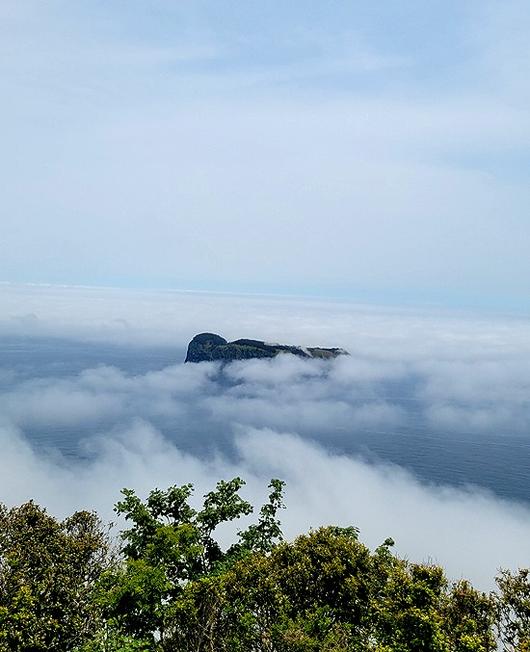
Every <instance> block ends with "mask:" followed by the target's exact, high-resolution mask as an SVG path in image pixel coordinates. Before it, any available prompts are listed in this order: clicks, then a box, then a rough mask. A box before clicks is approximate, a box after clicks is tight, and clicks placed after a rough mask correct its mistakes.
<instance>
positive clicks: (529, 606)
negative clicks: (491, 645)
mask: <svg viewBox="0 0 530 652" xmlns="http://www.w3.org/2000/svg"><path fill="white" fill-rule="evenodd" d="M497 585H498V587H499V589H500V594H499V595H497V608H498V627H499V634H500V638H501V640H502V644H503V649H504V650H505V651H506V652H530V569H529V568H521V569H519V571H518V572H517V573H512V572H510V571H508V570H503V571H501V573H500V574H499V575H498V577H497Z"/></svg>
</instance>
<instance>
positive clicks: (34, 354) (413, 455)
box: [0, 337, 530, 504]
mask: <svg viewBox="0 0 530 652" xmlns="http://www.w3.org/2000/svg"><path fill="white" fill-rule="evenodd" d="M184 355H185V349H184V348H182V347H142V346H134V347H132V346H120V345H115V344H95V343H87V342H78V341H71V340H68V341H67V340H63V339H52V338H27V337H4V338H2V340H1V341H0V396H1V395H2V394H6V393H7V392H12V391H13V390H14V389H16V388H17V387H21V386H23V385H24V383H27V382H28V381H32V380H35V379H57V378H61V379H68V378H75V377H76V375H78V374H79V373H81V372H83V371H84V370H86V369H90V368H95V367H98V366H100V365H107V366H112V367H115V368H117V369H119V370H121V371H122V372H124V373H126V374H128V375H132V376H135V375H142V374H145V373H147V372H149V371H156V370H161V369H164V368H165V367H167V366H169V365H174V364H178V363H179V362H181V361H182V360H183V359H184ZM222 391H223V389H222V387H220V389H219V392H220V393H222ZM381 392H382V394H383V395H384V396H383V397H384V399H385V401H387V402H388V403H390V404H394V405H397V406H399V407H401V408H402V409H403V410H405V411H406V413H407V423H406V426H402V427H400V428H393V429H391V430H378V429H375V428H359V429H356V430H353V429H349V428H347V427H346V428H345V427H341V428H337V427H335V428H333V427H331V426H330V429H329V432H328V433H327V434H326V438H325V440H323V439H319V442H320V443H321V444H322V443H323V441H324V442H325V443H324V445H325V446H326V447H327V448H328V449H329V450H332V451H333V452H338V453H346V454H349V455H356V456H361V457H363V459H365V460H366V461H368V462H369V463H373V464H377V463H381V462H387V463H391V464H396V465H399V466H401V467H404V468H406V469H408V470H409V471H411V472H412V473H413V474H414V475H416V476H417V477H418V478H419V479H421V481H422V482H425V483H430V484H444V485H451V486H456V487H462V486H465V485H474V486H478V487H482V488H484V489H485V490H487V491H490V492H493V493H494V494H496V495H497V496H499V497H502V498H506V499H510V500H517V501H522V502H524V503H527V504H530V434H526V433H523V434H521V433H520V432H519V433H510V432H502V433H495V434H487V433H470V432H464V431H462V432H451V433H447V432H439V431H436V430H432V429H430V428H429V427H428V425H427V424H426V423H425V421H424V418H423V416H422V411H421V410H420V409H418V406H417V402H415V399H414V379H410V382H408V383H403V382H401V383H399V384H397V383H386V384H385V385H384V387H383V386H382V387H381ZM114 425H115V424H113V423H111V422H108V423H107V422H105V421H101V422H91V424H90V425H88V426H86V427H83V426H79V425H77V426H76V427H75V428H72V427H70V426H59V425H57V424H56V423H54V424H50V423H46V422H45V421H44V422H41V423H38V424H36V425H33V426H31V427H28V428H26V429H25V435H26V437H27V438H28V439H29V441H30V442H31V443H32V445H33V446H34V447H35V448H36V449H38V450H48V451H49V450H58V451H60V452H61V453H63V454H64V455H65V456H66V457H70V458H71V457H78V458H83V457H84V456H86V454H87V453H86V447H85V446H84V444H83V442H86V441H87V440H88V439H90V437H91V436H93V435H95V434H98V433H101V432H102V431H105V429H106V428H109V429H112V427H113V426H114ZM154 425H156V427H158V428H159V429H160V430H162V432H164V434H165V435H166V436H167V437H169V438H171V439H174V440H175V443H176V444H178V445H179V446H180V447H182V448H185V449H188V450H190V451H192V452H194V453H195V454H202V455H205V456H207V455H209V454H211V453H213V452H214V451H218V450H219V449H221V450H223V452H225V454H227V455H230V454H232V453H233V450H232V448H231V444H230V440H229V438H228V437H227V434H226V432H221V430H218V428H219V426H218V424H217V425H216V424H215V423H212V424H211V435H210V437H209V440H208V441H209V445H208V446H204V436H203V435H204V433H202V435H201V437H202V438H201V439H200V442H201V445H200V446H198V445H196V443H197V442H198V441H199V433H198V432H197V431H195V430H194V427H195V425H194V424H193V423H192V422H190V423H188V424H184V425H183V424H182V421H179V420H178V419H177V417H175V418H172V417H170V416H169V417H168V416H165V417H164V418H159V419H158V420H155V423H154ZM197 427H198V428H203V429H204V423H201V424H199V426H197ZM216 428H217V429H216ZM177 432H178V433H179V435H178V437H177V436H176V434H175V433H177ZM305 434H306V436H308V437H311V436H312V435H311V432H308V433H305Z"/></svg>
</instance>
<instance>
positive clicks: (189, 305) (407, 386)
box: [0, 285, 530, 587]
mask: <svg viewBox="0 0 530 652" xmlns="http://www.w3.org/2000/svg"><path fill="white" fill-rule="evenodd" d="M1 292H2V304H3V306H4V310H3V313H2V317H3V319H2V321H1V323H0V333H1V342H2V346H1V351H2V362H1V365H0V388H1V391H0V414H1V422H0V445H1V450H2V455H1V458H0V500H2V501H3V502H6V503H8V504H16V503H19V502H21V501H23V500H27V499H30V498H33V499H35V500H36V501H37V502H39V503H41V504H43V505H45V506H47V507H48V508H49V509H50V510H51V511H52V512H54V513H56V514H59V515H62V514H67V513H69V512H71V511H72V510H74V509H77V508H95V509H97V510H98V511H99V512H100V513H101V514H102V515H103V517H104V518H109V519H110V518H112V505H113V503H114V502H115V501H116V499H117V498H118V495H119V490H120V488H122V487H124V486H129V487H134V488H136V489H137V490H138V491H139V492H141V493H145V492H147V491H148V490H149V489H151V488H153V487H155V486H157V487H165V486H168V485H170V484H182V483H185V482H194V483H195V484H196V486H197V493H198V495H201V494H202V493H204V492H205V491H207V490H208V489H209V488H210V487H211V486H212V484H213V483H214V482H215V481H217V480H218V479H221V478H227V477H229V476H234V475H241V476H242V477H244V478H245V479H246V480H247V481H248V485H247V488H246V491H247V494H248V495H249V497H251V498H252V499H253V500H254V501H257V502H259V500H261V499H262V498H263V497H264V495H265V492H266V484H267V482H268V480H269V479H270V478H271V477H273V476H274V477H281V478H283V479H284V480H286V481H287V495H286V502H287V505H288V509H287V510H286V512H285V513H284V514H282V517H283V522H284V525H285V530H286V533H287V535H288V536H294V535H295V534H296V533H298V532H301V531H303V530H304V529H307V528H308V527H316V526H318V525H321V524H326V523H338V524H341V525H349V524H353V525H357V526H358V527H360V528H361V531H362V535H363V538H364V539H365V540H366V541H367V542H368V543H369V544H370V545H373V546H375V545H377V544H379V543H380V542H381V541H382V540H384V539H385V538H386V537H387V536H392V537H394V538H395V540H396V542H397V549H398V551H399V552H400V553H401V554H403V555H406V556H408V557H410V558H412V559H418V560H434V561H436V562H440V563H443V564H445V565H446V566H447V568H448V572H449V573H450V575H451V576H452V577H455V578H456V577H461V576H466V577H470V578H471V579H472V580H474V581H475V582H477V583H478V584H479V585H481V586H484V587H489V586H490V585H491V583H492V579H493V576H494V574H495V572H496V570H497V569H498V568H499V567H516V566H518V565H524V564H526V563H527V561H528V556H529V553H530V507H529V506H530V489H529V483H528V479H527V469H528V467H529V464H530V432H529V427H528V425H529V424H530V405H529V401H528V398H527V397H528V390H529V388H530V364H529V363H530V337H529V335H530V321H528V320H526V319H524V318H515V317H499V316H495V317H493V316H484V315H482V316H480V315H472V314H449V313H442V312H439V311H421V312H420V311H412V310H401V311H400V310H397V309H396V310H389V309H381V308H374V307H368V306H356V305H353V304H347V303H342V304H341V303H335V302H329V301H328V302H319V301H309V300H304V301H302V300H294V299H288V298H283V299H278V298H277V299H270V298H265V297H262V298H257V297H236V296H221V295H217V296H216V295H208V294H190V293H163V292H161V293H155V292H145V293H134V292H125V291H117V290H96V289H79V288H78V289H75V288H63V289H58V288H42V287H40V288H39V287H33V288H32V287H28V286H25V287H23V286H7V285H6V286H3V287H2V289H1ZM203 330H215V331H218V332H219V333H220V334H222V335H223V336H225V337H227V338H236V337H240V336H241V337H257V338H263V339H266V340H269V341H281V342H283V343H294V344H303V345H322V346H341V347H344V348H346V349H347V350H348V351H349V352H350V354H351V355H350V356H347V357H339V358H338V359H336V360H335V361H331V362H329V361H318V360H302V359H297V358H293V357H291V356H281V357H278V358H276V359H273V360H264V361H257V360H251V361H240V362H236V363H232V364H231V365H229V366H227V367H225V368H224V369H223V368H221V367H220V366H219V365H218V364H217V363H201V364H187V365H184V364H182V360H183V358H184V354H185V348H186V344H187V342H188V341H189V339H191V337H192V336H193V335H194V334H195V333H196V332H199V331H203Z"/></svg>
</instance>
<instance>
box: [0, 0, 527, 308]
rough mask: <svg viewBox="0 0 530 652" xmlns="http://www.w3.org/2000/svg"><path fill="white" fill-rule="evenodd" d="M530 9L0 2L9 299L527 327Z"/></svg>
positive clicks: (3, 258) (3, 260)
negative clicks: (209, 303)
mask: <svg viewBox="0 0 530 652" xmlns="http://www.w3.org/2000/svg"><path fill="white" fill-rule="evenodd" d="M529 43H530V5H529V4H528V3H527V2H523V1H520V0H514V1H512V0H507V1H504V2H491V1H481V2H478V1H477V2H474V1H470V2H466V1H460V2H448V1H446V2H437V1H433V2H428V3H425V2H407V1H400V2H397V1H396V2H394V1H388V0H387V1H381V2H378V3H372V2H370V3H369V2H350V3H345V2H322V1H321V2H301V1H293V2H289V3H285V2H267V3H264V2H252V1H248V2H226V1H222V0H218V1H216V2H176V1H174V2H169V1H163V0H151V1H150V2H149V3H145V2H135V1H131V0H129V1H127V2H117V1H115V2H96V1H94V2H90V3H80V2H71V1H70V2H66V1H63V2H60V1H55V0H51V1H49V2H46V3H42V2H37V1H33V2H30V1H26V0H17V1H16V2H15V1H13V2H12V1H11V0H4V2H3V3H2V5H1V6H0V92H1V94H2V97H3V101H2V103H1V106H0V120H1V124H2V133H3V135H2V143H3V144H2V148H1V150H0V173H1V175H2V179H3V181H4V184H3V185H4V189H3V192H2V206H1V215H0V220H1V225H2V229H1V235H0V280H4V281H11V282H17V283H20V282H47V283H65V284H93V285H118V286H125V287H174V288H183V289H211V290H219V291H235V292H237V291H245V292H272V293H274V292H277V293H287V294H288V293H294V294H315V295H324V296H345V297H349V298H354V299H361V300H367V301H382V302H393V303H400V302H405V303H409V302H413V303H434V304H442V305H445V304H447V305H464V306H475V305H481V306H488V307H493V308H495V307H503V308H504V307H511V308H521V307H523V308H524V307H525V306H526V305H527V303H528V298H529V295H530V256H528V251H529V248H530V221H529V217H528V206H529V205H530V201H529V200H530V184H529V183H528V170H529V168H530V166H529V163H530V160H529V159H530V156H529V145H530V110H529V108H528V107H529V100H530V82H529V81H528V80H529V79H530V46H529Z"/></svg>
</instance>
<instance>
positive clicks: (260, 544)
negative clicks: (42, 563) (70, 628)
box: [100, 478, 283, 646]
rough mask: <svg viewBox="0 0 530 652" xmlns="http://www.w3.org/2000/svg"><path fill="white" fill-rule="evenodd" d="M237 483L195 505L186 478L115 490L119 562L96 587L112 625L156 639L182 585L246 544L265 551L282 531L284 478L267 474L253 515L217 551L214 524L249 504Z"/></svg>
mask: <svg viewBox="0 0 530 652" xmlns="http://www.w3.org/2000/svg"><path fill="white" fill-rule="evenodd" d="M243 485H244V482H243V480H241V479H240V478H234V479H233V480H230V481H227V482H226V481H221V482H218V483H217V486H216V489H215V490H214V491H211V492H209V493H207V494H206V495H205V496H204V502H203V506H202V509H200V510H196V509H194V508H193V507H191V505H190V503H189V500H190V498H191V495H192V492H193V487H192V485H190V484H186V485H183V486H181V487H176V486H173V487H170V488H169V489H167V490H165V491H162V490H159V489H155V490H154V491H152V492H151V493H150V494H149V496H148V498H147V500H145V501H142V500H141V499H140V498H139V497H138V496H137V495H136V493H135V492H134V491H133V490H131V489H124V490H123V491H122V494H123V496H124V499H123V500H122V501H120V502H118V503H117V505H116V511H117V513H118V514H119V515H123V516H124V517H125V519H126V520H127V521H130V522H131V523H132V527H130V528H129V529H126V530H125V531H124V532H123V533H122V539H123V547H122V552H123V555H124V558H125V563H124V564H123V566H122V567H121V568H119V569H115V570H113V571H111V572H109V573H108V574H107V575H106V576H105V577H104V578H103V579H102V582H101V589H102V590H101V594H100V596H101V597H100V603H101V604H102V605H103V607H104V608H105V610H106V613H107V616H108V618H109V619H110V620H111V621H112V622H113V623H114V624H115V625H116V626H117V627H120V628H121V629H122V630H123V631H125V632H128V633H129V634H131V635H133V636H135V637H138V638H140V639H146V640H149V641H151V642H152V643H153V644H154V642H156V641H158V642H159V644H160V645H161V646H163V645H164V644H165V641H166V640H168V639H171V638H172V636H173V635H172V630H173V628H174V617H173V612H174V604H175V601H176V600H177V599H178V598H179V597H180V596H181V594H182V592H183V589H184V587H185V586H186V585H188V584H189V583H190V582H194V581H197V580H199V579H201V578H204V577H208V576H210V575H212V574H213V575H215V574H216V573H217V574H218V573H221V572H222V570H223V569H224V568H226V567H228V566H230V564H232V563H234V562H235V560H237V559H240V558H242V557H245V556H246V555H249V554H251V553H252V552H257V551H261V552H264V551H268V550H270V549H272V547H273V546H274V544H275V543H276V542H277V541H279V540H280V539H281V530H280V525H279V522H278V520H277V518H276V514H277V511H278V509H280V508H281V507H282V506H283V505H282V489H283V482H281V481H279V480H272V481H271V483H270V490H271V493H270V496H269V501H268V503H267V504H266V505H264V506H263V507H262V508H261V510H260V514H259V519H258V522H257V523H256V524H253V525H251V526H250V527H249V528H248V529H246V530H244V531H241V532H239V533H238V540H237V541H236V543H235V544H234V545H233V546H231V547H230V548H229V549H228V550H225V551H223V549H222V548H221V545H220V544H219V542H218V541H217V540H216V539H215V536H214V534H215V530H216V529H217V527H218V526H219V525H221V524H222V523H226V522H229V521H233V520H234V519H238V518H240V517H242V516H247V515H249V514H250V513H251V512H252V510H253V508H252V506H251V505H250V503H249V502H247V501H246V500H244V499H243V498H241V496H240V495H239V491H240V490H241V488H242V487H243ZM168 628H169V629H168Z"/></svg>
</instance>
